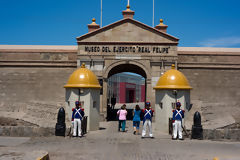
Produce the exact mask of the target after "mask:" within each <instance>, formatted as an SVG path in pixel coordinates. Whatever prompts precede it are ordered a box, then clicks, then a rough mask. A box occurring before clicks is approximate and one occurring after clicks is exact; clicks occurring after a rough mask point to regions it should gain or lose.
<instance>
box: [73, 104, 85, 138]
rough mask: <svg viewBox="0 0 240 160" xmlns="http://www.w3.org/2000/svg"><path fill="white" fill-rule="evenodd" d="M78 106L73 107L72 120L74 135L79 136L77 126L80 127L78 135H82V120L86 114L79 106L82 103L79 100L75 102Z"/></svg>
mask: <svg viewBox="0 0 240 160" xmlns="http://www.w3.org/2000/svg"><path fill="white" fill-rule="evenodd" d="M75 105H76V108H74V109H73V113H72V121H73V136H74V137H76V136H77V128H78V136H79V137H82V125H81V121H82V119H83V116H84V112H83V110H82V109H81V108H80V107H79V106H80V103H79V101H76V102H75Z"/></svg>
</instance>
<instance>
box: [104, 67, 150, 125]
mask: <svg viewBox="0 0 240 160" xmlns="http://www.w3.org/2000/svg"><path fill="white" fill-rule="evenodd" d="M107 84H108V85H107V105H108V106H107V120H108V121H111V120H118V116H117V111H118V110H119V109H120V108H121V106H122V105H123V104H126V105H127V111H128V115H127V120H132V118H133V117H132V115H133V114H132V111H133V109H134V108H135V106H136V105H137V104H138V105H140V107H141V108H143V107H144V102H145V100H146V73H145V71H144V70H143V69H142V68H141V67H139V66H137V65H134V64H121V65H118V66H116V67H114V68H112V69H111V70H110V72H109V73H108V82H107Z"/></svg>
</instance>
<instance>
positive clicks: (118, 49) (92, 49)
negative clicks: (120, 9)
mask: <svg viewBox="0 0 240 160" xmlns="http://www.w3.org/2000/svg"><path fill="white" fill-rule="evenodd" d="M84 50H85V52H88V53H97V52H102V53H110V52H113V53H165V54H167V53H169V50H170V47H161V46H85V47H84Z"/></svg>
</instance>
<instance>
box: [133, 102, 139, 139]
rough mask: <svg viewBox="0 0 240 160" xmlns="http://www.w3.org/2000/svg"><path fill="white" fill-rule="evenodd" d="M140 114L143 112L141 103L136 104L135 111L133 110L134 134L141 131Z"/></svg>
mask: <svg viewBox="0 0 240 160" xmlns="http://www.w3.org/2000/svg"><path fill="white" fill-rule="evenodd" d="M140 114H141V109H140V107H139V105H136V107H135V109H134V111H133V130H134V132H133V134H138V133H139V125H140V121H141V119H140Z"/></svg>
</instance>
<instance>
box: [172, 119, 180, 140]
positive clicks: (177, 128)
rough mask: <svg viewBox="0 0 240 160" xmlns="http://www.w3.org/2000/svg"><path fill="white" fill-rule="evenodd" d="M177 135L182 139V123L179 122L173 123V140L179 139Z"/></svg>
mask: <svg viewBox="0 0 240 160" xmlns="http://www.w3.org/2000/svg"><path fill="white" fill-rule="evenodd" d="M177 134H178V138H179V139H182V122H181V121H179V120H175V122H174V123H173V138H177Z"/></svg>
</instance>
